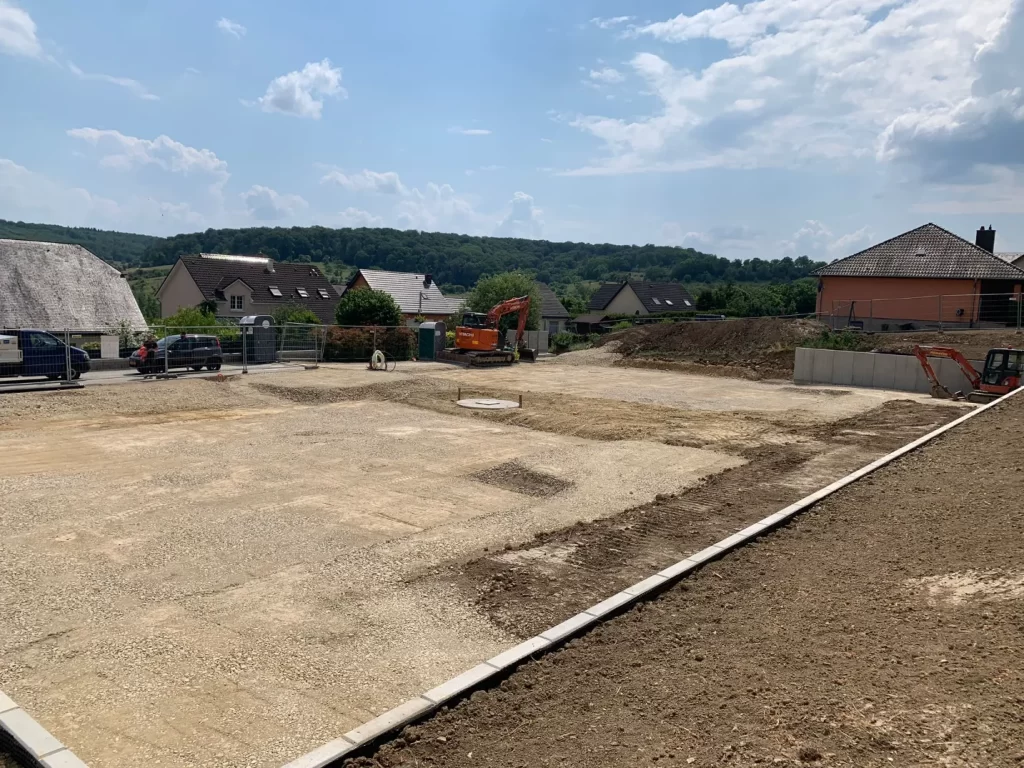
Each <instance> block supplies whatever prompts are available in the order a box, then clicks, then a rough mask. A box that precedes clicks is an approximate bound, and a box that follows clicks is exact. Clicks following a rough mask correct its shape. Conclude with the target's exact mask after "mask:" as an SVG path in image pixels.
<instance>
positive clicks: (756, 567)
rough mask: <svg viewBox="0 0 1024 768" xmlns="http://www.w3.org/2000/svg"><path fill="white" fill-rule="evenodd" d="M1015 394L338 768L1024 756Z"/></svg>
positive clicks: (1023, 585) (963, 765) (964, 763)
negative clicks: (492, 686) (491, 687)
mask: <svg viewBox="0 0 1024 768" xmlns="http://www.w3.org/2000/svg"><path fill="white" fill-rule="evenodd" d="M1022 430H1024V398H1021V397H1018V398H1016V399H1015V400H1011V401H1010V402H1008V403H1007V404H1004V405H1002V406H999V407H997V408H996V409H993V410H990V411H989V412H987V413H986V414H983V415H981V416H979V417H978V418H976V419H973V420H971V421H969V422H968V423H967V424H965V425H963V426H961V427H958V428H957V429H956V430H954V431H953V432H952V433H948V434H947V435H945V436H943V437H941V438H939V439H938V440H936V441H935V442H933V443H931V444H930V445H929V446H927V447H925V448H923V449H921V450H919V451H917V452H915V453H913V454H911V455H909V456H906V457H904V458H902V459H900V460H898V461H896V462H894V463H893V464H891V465H889V466H888V467H886V468H883V469H882V470H879V471H878V472H876V473H875V474H873V475H872V476H870V477H869V478H867V479H864V480H862V481H860V482H858V483H855V484H854V485H852V486H849V487H848V488H846V489H844V490H843V491H840V492H839V493H837V494H835V495H833V496H832V497H830V498H829V499H827V500H825V501H824V502H822V503H821V504H819V505H817V506H816V507H815V508H814V509H813V510H811V511H810V512H808V513H805V514H804V515H802V516H801V517H799V518H797V519H796V520H795V521H793V522H791V523H790V524H789V525H788V526H786V527H785V528H782V529H780V530H778V531H776V532H773V533H772V534H770V535H768V536H766V537H764V538H763V539H761V540H759V541H758V542H756V543H755V544H753V545H749V546H747V547H744V548H743V549H741V550H739V551H737V552H735V553H732V554H730V555H729V556H727V557H725V558H724V559H723V560H721V561H719V562H716V563H713V564H711V565H709V566H707V567H705V568H703V569H702V570H700V571H699V572H697V573H696V574H695V575H694V576H692V577H691V578H689V579H687V580H685V581H684V582H682V583H680V584H679V585H677V586H676V587H675V588H673V589H671V590H669V591H667V592H666V593H664V594H662V595H661V596H659V597H658V598H656V599H655V600H653V601H652V602H650V603H647V604H644V605H642V606H639V607H637V608H636V609H634V610H632V611H630V612H628V613H626V614H624V615H623V616H620V617H618V618H616V619H613V620H611V621H610V622H608V623H606V624H604V625H602V626H600V627H599V628H597V629H596V630H594V631H593V632H591V633H590V634H588V635H587V636H585V637H583V638H579V639H577V640H574V641H572V642H571V643H570V644H569V645H568V646H566V647H565V648H564V649H562V650H561V651H558V652H556V653H553V654H550V655H548V656H545V657H544V658H542V659H541V660H539V661H537V662H531V663H527V664H526V665H524V666H523V667H522V668H520V669H519V670H518V671H517V672H516V673H514V674H513V675H512V676H511V677H510V678H509V679H508V680H506V681H505V682H503V683H502V684H501V686H500V688H498V689H494V690H489V691H483V692H477V693H475V694H474V695H473V696H472V697H471V698H470V699H469V700H468V701H466V702H463V703H460V704H458V705H456V706H455V707H454V708H452V709H451V710H445V711H442V712H441V713H440V714H438V715H437V716H435V717H433V718H432V719H430V720H428V721H426V722H425V723H423V724H421V725H417V726H414V727H411V728H408V729H406V731H405V732H404V733H403V734H402V736H401V737H400V738H399V739H397V740H396V741H394V742H392V743H390V744H387V745H385V746H383V747H382V748H381V749H380V750H379V751H378V752H377V753H376V754H375V755H374V756H373V757H372V758H359V759H355V760H352V761H349V762H348V765H349V766H350V768H356V767H357V766H360V767H364V768H365V767H367V766H375V767H376V766H383V767H386V768H391V767H393V766H410V767H411V766H430V765H443V766H446V767H450V768H462V767H463V766H465V767H466V768H468V767H469V766H479V765H486V766H493V767H494V768H527V767H528V766H529V767H530V768H533V767H534V766H565V767H567V768H584V767H586V768H591V767H592V766H619V765H623V766H625V765H630V766H634V765H636V766H640V765H651V766H653V765H669V766H733V765H734V766H754V765H790V766H798V765H799V766H850V767H851V768H853V767H857V768H860V767H862V766H893V765H896V766H947V767H952V768H967V767H968V766H978V767H979V768H981V767H986V768H987V767H989V766H992V767H995V768H1003V767H1005V768H1011V767H1018V766H1020V765H1021V764H1022V763H1024V718H1022V715H1021V713H1022V712H1024V625H1022V623H1021V617H1022V615H1024V552H1022V549H1021V546H1020V542H1021V541H1022V539H1024V511H1022V509H1021V506H1020V504H1019V503H1018V501H1017V497H1018V495H1019V489H1020V483H1021V478H1022V477H1024V449H1022V448H1021V447H1020V443H1019V440H1017V439H1016V436H1018V435H1019V434H1020V433H1021V432H1022Z"/></svg>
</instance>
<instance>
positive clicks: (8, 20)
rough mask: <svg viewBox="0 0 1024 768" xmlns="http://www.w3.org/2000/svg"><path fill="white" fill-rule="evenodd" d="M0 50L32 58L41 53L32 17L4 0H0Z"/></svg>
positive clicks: (41, 49)
mask: <svg viewBox="0 0 1024 768" xmlns="http://www.w3.org/2000/svg"><path fill="white" fill-rule="evenodd" d="M0 52H3V53H7V54H10V55H11V56H27V57H29V58H32V59H38V58H39V57H41V56H42V55H43V46H42V45H41V44H40V43H39V38H38V37H37V36H36V23H35V22H34V21H32V17H31V16H29V15H28V12H27V11H24V10H22V9H21V8H19V7H18V6H16V5H14V4H12V3H9V2H5V0H0Z"/></svg>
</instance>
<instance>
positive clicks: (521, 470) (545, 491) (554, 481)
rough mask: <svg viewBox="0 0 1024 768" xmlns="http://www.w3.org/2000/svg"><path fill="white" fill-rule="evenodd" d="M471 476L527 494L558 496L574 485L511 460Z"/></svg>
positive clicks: (508, 489) (482, 481) (483, 481)
mask: <svg viewBox="0 0 1024 768" xmlns="http://www.w3.org/2000/svg"><path fill="white" fill-rule="evenodd" d="M470 477H472V478H473V479H474V480H479V481H480V482H481V483H487V484H488V485H496V486H497V487H498V488H504V489H505V490H507V491H514V492H515V493H522V494H525V495H527V496H556V495H558V494H559V493H561V492H562V491H565V490H567V489H568V488H571V487H572V483H571V482H569V481H568V480H563V479H562V478H560V477H554V476H553V475H549V474H547V473H545V472H535V471H534V470H532V469H530V468H529V467H524V466H523V465H522V464H521V463H520V462H518V461H509V462H506V463H505V464H500V465H498V466H497V467H492V468H491V469H488V470H485V471H483V472H477V473H475V474H473V475H470Z"/></svg>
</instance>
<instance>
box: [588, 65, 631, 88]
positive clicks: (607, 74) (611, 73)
mask: <svg viewBox="0 0 1024 768" xmlns="http://www.w3.org/2000/svg"><path fill="white" fill-rule="evenodd" d="M590 79H591V80H593V81H594V82H598V83H608V84H614V83H622V82H625V80H626V76H625V75H624V74H622V73H621V72H619V70H617V69H615V68H613V67H604V68H603V69H592V70H590Z"/></svg>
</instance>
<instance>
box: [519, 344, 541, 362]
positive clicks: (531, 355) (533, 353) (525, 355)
mask: <svg viewBox="0 0 1024 768" xmlns="http://www.w3.org/2000/svg"><path fill="white" fill-rule="evenodd" d="M519 359H520V360H526V361H528V362H531V363H534V362H536V361H537V350H536V349H529V348H528V347H520V348H519Z"/></svg>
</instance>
